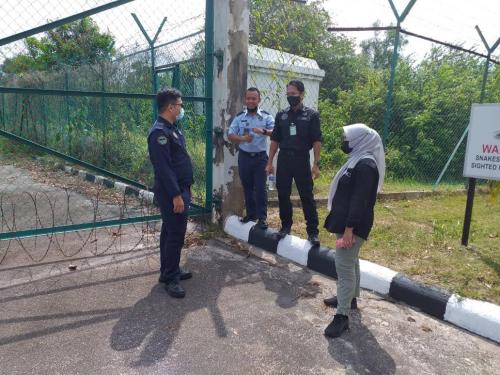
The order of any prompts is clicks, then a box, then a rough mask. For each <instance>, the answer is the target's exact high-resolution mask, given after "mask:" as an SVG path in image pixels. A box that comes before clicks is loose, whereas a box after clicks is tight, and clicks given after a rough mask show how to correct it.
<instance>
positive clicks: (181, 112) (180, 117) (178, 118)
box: [175, 107, 184, 121]
mask: <svg viewBox="0 0 500 375" xmlns="http://www.w3.org/2000/svg"><path fill="white" fill-rule="evenodd" d="M183 118H184V108H182V107H181V111H180V112H179V114H178V115H177V116H176V117H175V120H176V121H181V120H182V119H183Z"/></svg>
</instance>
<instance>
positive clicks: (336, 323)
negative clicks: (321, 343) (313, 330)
mask: <svg viewBox="0 0 500 375" xmlns="http://www.w3.org/2000/svg"><path fill="white" fill-rule="evenodd" d="M348 329H349V318H348V317H347V316H346V315H341V314H335V316H334V317H333V320H332V322H331V323H330V324H328V327H326V329H325V336H328V337H339V336H340V335H341V334H342V332H344V331H347V330H348Z"/></svg>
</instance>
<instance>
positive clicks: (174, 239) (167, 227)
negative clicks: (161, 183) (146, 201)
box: [155, 189, 191, 283]
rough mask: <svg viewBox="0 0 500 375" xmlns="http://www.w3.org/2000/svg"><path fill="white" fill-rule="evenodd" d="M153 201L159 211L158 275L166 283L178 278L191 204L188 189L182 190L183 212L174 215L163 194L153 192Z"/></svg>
mask: <svg viewBox="0 0 500 375" xmlns="http://www.w3.org/2000/svg"><path fill="white" fill-rule="evenodd" d="M155 199H156V201H157V202H158V205H159V207H160V211H161V220H162V224H161V234H160V274H161V277H162V278H163V279H165V281H166V282H167V283H169V282H170V281H173V280H175V279H178V278H179V275H180V268H179V262H180V260H181V250H182V247H183V246H184V237H185V236H186V229H187V220H188V209H189V204H190V203H191V194H190V191H189V189H182V199H183V200H184V212H183V213H181V214H176V213H174V203H173V201H172V199H170V198H168V197H167V195H166V194H165V192H163V191H158V192H156V191H155Z"/></svg>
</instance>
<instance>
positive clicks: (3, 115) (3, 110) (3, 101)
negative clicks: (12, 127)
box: [2, 93, 5, 130]
mask: <svg viewBox="0 0 500 375" xmlns="http://www.w3.org/2000/svg"><path fill="white" fill-rule="evenodd" d="M2 129H3V130H5V94H4V93H2Z"/></svg>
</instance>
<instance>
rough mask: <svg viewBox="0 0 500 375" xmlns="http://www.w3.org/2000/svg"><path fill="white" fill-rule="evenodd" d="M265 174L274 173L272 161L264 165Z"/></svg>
mask: <svg viewBox="0 0 500 375" xmlns="http://www.w3.org/2000/svg"><path fill="white" fill-rule="evenodd" d="M266 174H267V175H268V176H269V175H272V174H274V167H273V163H267V165H266Z"/></svg>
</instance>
